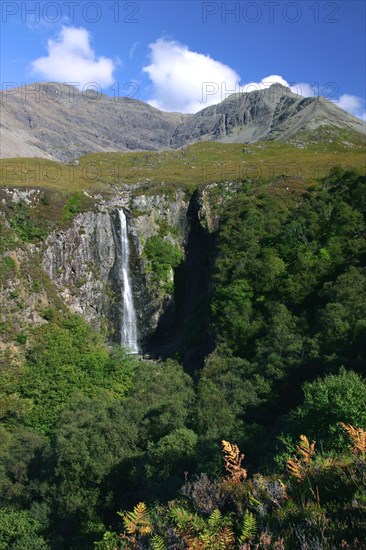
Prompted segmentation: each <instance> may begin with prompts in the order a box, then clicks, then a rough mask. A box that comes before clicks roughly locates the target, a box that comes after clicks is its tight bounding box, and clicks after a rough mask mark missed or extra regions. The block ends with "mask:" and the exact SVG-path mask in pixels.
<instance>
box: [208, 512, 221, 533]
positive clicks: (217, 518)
mask: <svg viewBox="0 0 366 550" xmlns="http://www.w3.org/2000/svg"><path fill="white" fill-rule="evenodd" d="M221 525H222V515H221V512H220V510H218V509H217V508H216V510H214V511H213V512H212V514H211V515H210V517H209V518H208V527H209V530H210V532H211V533H214V532H217V531H218V530H219V529H220V528H221Z"/></svg>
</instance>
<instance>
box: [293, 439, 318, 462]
mask: <svg viewBox="0 0 366 550" xmlns="http://www.w3.org/2000/svg"><path fill="white" fill-rule="evenodd" d="M297 452H298V453H299V455H300V456H301V458H302V460H303V461H304V462H305V464H310V462H311V459H312V458H313V455H314V453H315V441H312V443H309V440H308V438H307V437H306V435H300V443H299V445H298V446H297Z"/></svg>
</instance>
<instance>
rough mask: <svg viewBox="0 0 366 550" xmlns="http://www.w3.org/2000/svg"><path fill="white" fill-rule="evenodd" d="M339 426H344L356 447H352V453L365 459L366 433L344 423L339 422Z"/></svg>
mask: <svg viewBox="0 0 366 550" xmlns="http://www.w3.org/2000/svg"><path fill="white" fill-rule="evenodd" d="M339 425H340V426H342V428H343V429H344V430H345V431H346V432H347V434H348V436H349V437H350V438H351V440H352V443H353V445H354V446H350V449H351V452H352V453H353V454H354V455H356V456H358V455H360V456H361V458H363V459H364V458H365V454H366V431H365V430H364V429H362V428H357V427H355V426H352V424H344V422H339Z"/></svg>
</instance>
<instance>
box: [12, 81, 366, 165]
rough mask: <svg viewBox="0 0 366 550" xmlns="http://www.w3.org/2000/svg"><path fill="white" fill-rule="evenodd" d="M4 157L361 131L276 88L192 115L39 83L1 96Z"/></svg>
mask: <svg viewBox="0 0 366 550" xmlns="http://www.w3.org/2000/svg"><path fill="white" fill-rule="evenodd" d="M1 103H2V105H1V107H2V119H1V125H2V128H1V130H2V141H1V157H2V158H10V157H14V155H15V156H23V157H27V156H30V157H42V158H48V159H54V160H60V161H62V162H66V161H72V160H74V159H76V158H77V157H78V156H81V155H85V154H86V153H92V152H101V151H103V152H108V151H110V152H111V151H131V150H148V151H159V150H162V149H168V148H178V147H183V146H185V145H188V144H191V143H195V142H197V141H221V142H224V143H253V142H256V141H259V140H267V139H279V140H286V139H289V138H291V137H293V136H295V135H296V133H297V132H298V131H300V130H313V129H316V128H318V127H319V126H324V125H333V126H335V127H336V128H344V129H348V130H355V131H357V132H360V133H364V132H365V125H364V123H363V122H362V121H361V120H359V119H357V118H355V117H354V116H352V115H350V114H348V113H346V112H345V111H343V110H342V109H339V108H338V107H337V106H336V105H335V104H333V103H331V102H329V101H327V100H325V99H324V98H321V97H312V98H303V97H302V96H299V95H296V94H293V93H292V92H291V91H290V90H289V88H286V87H284V86H281V85H280V84H273V85H272V86H271V87H270V88H268V89H265V90H258V91H254V92H249V93H238V94H233V95H231V96H229V97H228V98H227V99H225V100H224V101H222V102H221V103H219V104H217V105H213V106H211V107H207V108H205V109H203V110H202V111H199V112H198V113H196V114H195V115H184V114H180V113H166V112H162V111H159V110H158V109H155V108H154V107H151V106H150V105H148V104H147V103H144V102H142V101H138V100H135V99H132V98H118V97H116V98H111V97H108V96H105V95H102V94H99V95H98V94H97V95H95V94H94V96H93V95H91V96H90V94H89V95H88V94H86V93H82V92H80V91H79V90H77V89H76V88H74V87H73V86H68V85H65V84H59V83H38V84H32V85H31V86H29V87H23V88H19V89H15V90H10V91H9V92H3V93H2V97H1Z"/></svg>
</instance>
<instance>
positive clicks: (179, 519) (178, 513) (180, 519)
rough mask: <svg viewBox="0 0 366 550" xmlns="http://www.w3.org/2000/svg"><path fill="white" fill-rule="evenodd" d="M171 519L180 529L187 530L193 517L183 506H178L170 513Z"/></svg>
mask: <svg viewBox="0 0 366 550" xmlns="http://www.w3.org/2000/svg"><path fill="white" fill-rule="evenodd" d="M170 517H171V518H172V520H173V521H174V523H175V525H176V526H177V527H178V529H186V528H187V527H188V526H189V524H190V523H191V521H192V519H193V516H192V514H191V513H190V512H187V510H185V509H184V508H182V507H181V506H176V507H175V508H172V510H171V511H170Z"/></svg>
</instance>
